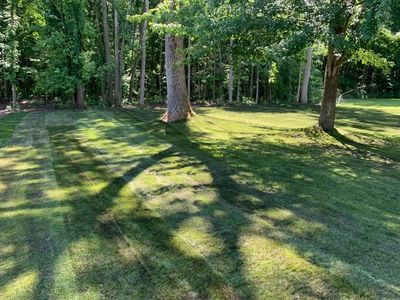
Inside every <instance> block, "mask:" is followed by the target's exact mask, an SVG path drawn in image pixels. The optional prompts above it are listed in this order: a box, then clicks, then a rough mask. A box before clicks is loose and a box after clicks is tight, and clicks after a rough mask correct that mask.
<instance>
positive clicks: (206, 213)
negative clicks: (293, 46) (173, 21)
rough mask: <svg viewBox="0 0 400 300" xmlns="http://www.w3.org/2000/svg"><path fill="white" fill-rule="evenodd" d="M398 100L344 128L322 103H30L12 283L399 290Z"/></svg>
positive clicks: (4, 243)
mask: <svg viewBox="0 0 400 300" xmlns="http://www.w3.org/2000/svg"><path fill="white" fill-rule="evenodd" d="M389 108H391V106H385V108H384V109H378V108H375V106H371V108H370V107H363V108H360V110H363V111H362V112H361V113H359V114H355V111H354V110H358V109H359V104H357V105H356V104H354V106H351V105H347V104H346V105H343V107H340V108H339V111H338V118H339V122H338V123H339V124H340V126H339V131H338V132H337V133H334V134H331V135H328V134H324V133H321V132H318V131H316V130H315V129H313V128H312V127H311V126H312V125H313V124H314V123H315V121H316V108H315V107H314V106H308V107H305V108H297V107H280V106H274V107H250V108H247V107H234V108H221V109H216V108H203V109H199V110H198V111H199V114H198V115H197V116H196V117H195V118H194V119H193V120H191V121H189V122H180V123H176V124H173V125H164V124H161V123H160V122H159V121H158V120H157V118H158V117H159V115H160V113H161V112H160V111H158V110H154V111H152V110H134V111H117V110H104V111H102V110H89V111H84V112H66V111H62V112H61V111H60V112H41V113H31V114H28V115H27V116H26V117H25V118H24V119H23V120H22V121H21V123H20V124H19V125H18V126H17V127H16V128H15V129H13V130H12V131H13V132H14V134H12V137H11V135H9V137H8V143H7V147H5V148H0V149H1V155H0V167H1V168H2V170H5V171H4V172H1V174H0V178H1V185H0V195H1V199H2V201H1V202H0V226H1V227H2V232H0V257H1V258H2V262H1V264H0V272H1V273H0V274H2V275H3V274H4V276H1V279H0V297H1V298H4V297H5V296H8V295H12V292H13V291H14V292H15V290H16V289H20V290H18V293H19V294H18V295H21V296H26V297H27V298H46V297H50V298H68V299H71V298H76V297H79V298H90V299H91V298H93V299H95V298H123V297H127V295H129V297H130V298H137V299H142V298H162V299H176V298H187V299H190V298H207V299H210V298H218V299H219V298H222V299H236V298H243V299H255V298H258V299H265V298H318V299H320V298H352V299H356V298H367V297H371V298H396V297H398V296H399V295H400V291H399V289H400V277H399V275H398V272H396V270H399V269H400V262H399V260H398V259H397V258H398V252H399V251H400V231H399V229H400V228H399V224H400V204H399V203H398V201H397V200H398V199H399V197H400V191H399V188H398V182H399V180H400V172H399V171H400V169H399V168H400V166H399V161H400V157H399V153H398V152H397V149H399V148H398V147H399V144H398V140H396V138H395V137H393V136H392V133H393V132H395V130H396V128H395V125H396V120H395V119H394V118H393V119H392V118H391V117H390V116H389V117H387V116H385V114H386V112H385V110H386V109H389ZM377 111H379V112H377ZM396 114H397V112H393V115H395V116H396V117H398V115H396ZM352 116H354V117H352ZM351 118H353V119H354V120H357V124H359V126H364V127H363V128H362V130H361V131H360V130H359V128H352V127H350V126H349V125H348V124H350V123H349V122H353V121H352V120H353V119H351ZM364 119H365V120H368V122H364V123H363V122H361V121H362V120H364ZM385 119H386V121H385ZM354 122H355V121H354ZM345 123H346V125H343V126H344V127H342V124H345ZM381 129H382V130H381ZM28 274H31V275H28ZM32 274H34V275H32ZM24 278H25V279H24ZM18 281H19V282H21V284H18V283H17V282H18Z"/></svg>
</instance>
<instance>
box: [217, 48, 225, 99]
mask: <svg viewBox="0 0 400 300" xmlns="http://www.w3.org/2000/svg"><path fill="white" fill-rule="evenodd" d="M218 55H219V74H218V75H219V83H220V84H219V95H218V98H219V103H222V99H223V97H224V96H223V94H224V93H223V87H224V80H225V69H224V66H223V65H222V50H221V47H219V48H218Z"/></svg>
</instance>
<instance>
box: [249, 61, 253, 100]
mask: <svg viewBox="0 0 400 300" xmlns="http://www.w3.org/2000/svg"><path fill="white" fill-rule="evenodd" d="M253 82H254V66H253V64H252V65H251V69H250V87H249V98H253Z"/></svg>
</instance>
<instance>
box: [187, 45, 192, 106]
mask: <svg viewBox="0 0 400 300" xmlns="http://www.w3.org/2000/svg"><path fill="white" fill-rule="evenodd" d="M190 47H191V43H190V37H189V38H188V48H189V51H190ZM190 73H191V70H190V55H189V59H188V65H187V91H188V98H189V100H190V83H191V82H190Z"/></svg>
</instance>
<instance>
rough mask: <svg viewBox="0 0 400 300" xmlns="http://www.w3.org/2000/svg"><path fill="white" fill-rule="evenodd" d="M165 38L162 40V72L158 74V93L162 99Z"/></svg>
mask: <svg viewBox="0 0 400 300" xmlns="http://www.w3.org/2000/svg"><path fill="white" fill-rule="evenodd" d="M163 44H164V42H163V39H161V42H160V73H159V74H158V93H159V97H160V100H161V99H162V92H163V89H162V74H163V73H164V64H163V46H164V45H163Z"/></svg>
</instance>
